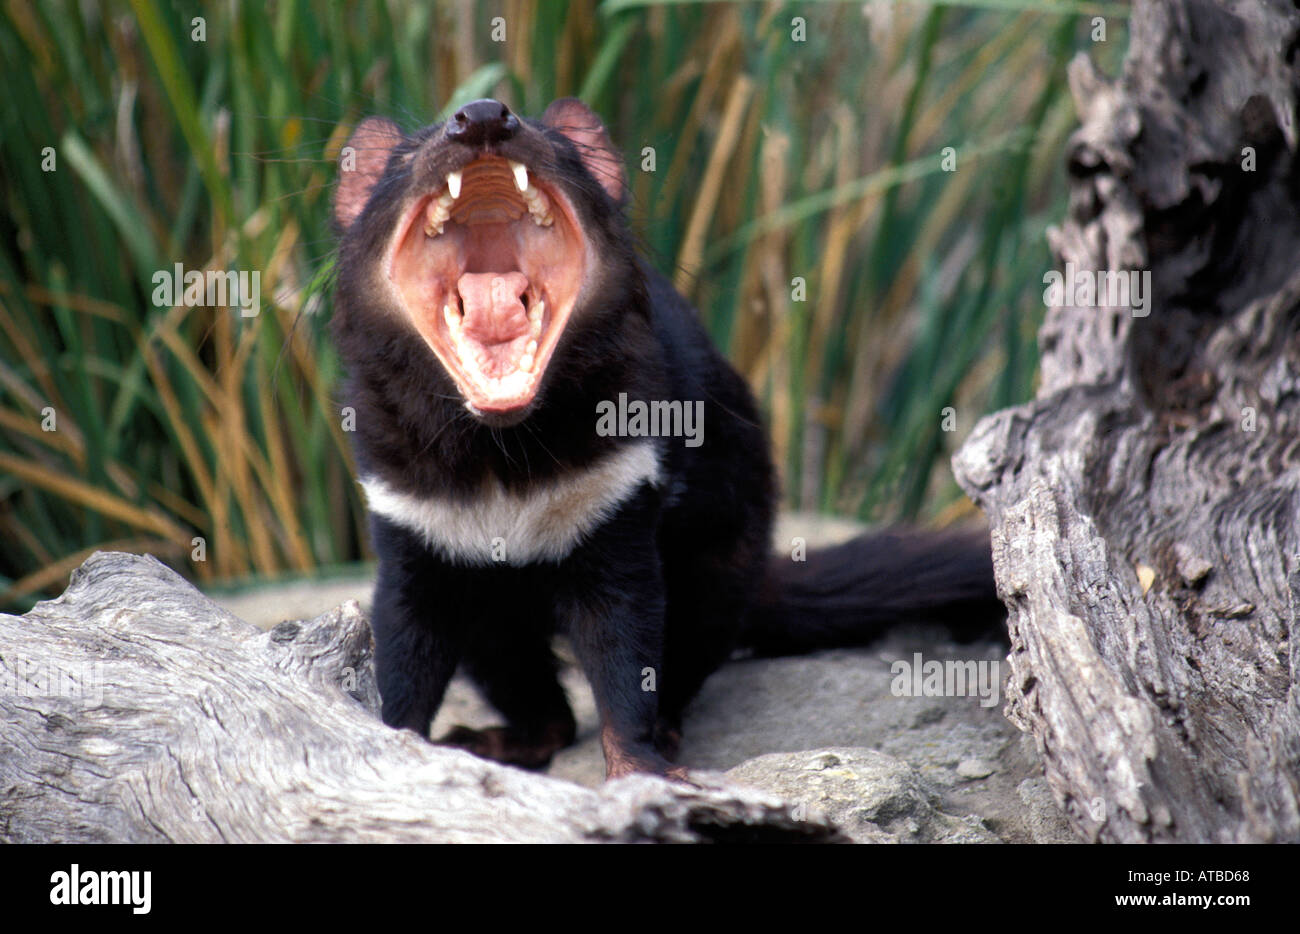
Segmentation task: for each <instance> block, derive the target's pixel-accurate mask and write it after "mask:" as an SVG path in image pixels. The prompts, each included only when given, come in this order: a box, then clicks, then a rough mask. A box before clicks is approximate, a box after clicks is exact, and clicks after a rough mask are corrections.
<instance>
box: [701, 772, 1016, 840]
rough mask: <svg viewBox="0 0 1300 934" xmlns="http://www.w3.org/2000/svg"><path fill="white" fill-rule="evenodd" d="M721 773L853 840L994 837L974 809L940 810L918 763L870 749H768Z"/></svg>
mask: <svg viewBox="0 0 1300 934" xmlns="http://www.w3.org/2000/svg"><path fill="white" fill-rule="evenodd" d="M726 777H727V778H729V779H731V780H733V781H737V782H741V783H742V784H745V785H751V786H753V787H755V788H761V789H762V790H764V791H767V792H770V793H772V794H774V795H777V796H778V797H780V798H781V799H783V800H785V801H793V802H797V803H798V804H802V805H805V806H806V807H807V809H808V810H807V811H806V812H805V813H807V814H812V815H825V816H826V817H829V818H830V819H831V821H832V822H833V823H834V824H835V825H836V826H838V827H840V828H841V829H842V830H844V832H845V833H847V834H848V835H849V836H850V837H852V838H853V840H854V841H856V842H858V843H998V842H999V840H998V838H997V836H995V835H994V834H993V833H991V832H990V831H989V830H988V829H987V828H986V827H985V826H984V825H983V823H982V822H981V820H980V819H979V817H977V816H976V815H974V814H968V815H964V816H955V815H952V814H947V813H944V811H942V810H941V800H942V796H941V795H940V793H939V792H938V790H936V789H935V788H933V787H931V786H930V785H929V783H927V782H926V781H925V779H923V778H922V777H921V775H920V773H918V772H917V771H916V769H914V768H912V766H910V765H908V764H907V763H906V762H904V761H903V760H901V759H897V758H895V757H894V756H888V755H885V754H884V753H882V752H877V751H876V750H874V749H852V748H835V749H819V750H814V751H809V752H798V753H773V754H771V755H766V756H759V757H757V758H755V759H750V760H748V761H746V762H744V763H742V764H741V765H738V766H736V767H735V768H734V769H729V770H728V771H727V772H726ZM796 813H798V812H796Z"/></svg>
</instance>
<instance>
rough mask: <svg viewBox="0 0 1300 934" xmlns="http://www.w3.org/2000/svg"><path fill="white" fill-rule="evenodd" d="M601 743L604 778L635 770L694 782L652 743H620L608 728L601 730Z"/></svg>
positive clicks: (615, 776) (627, 773)
mask: <svg viewBox="0 0 1300 934" xmlns="http://www.w3.org/2000/svg"><path fill="white" fill-rule="evenodd" d="M601 745H602V746H603V747H604V750H605V780H606V781H609V780H610V779H612V778H622V777H623V776H624V775H631V774H633V773H635V772H642V773H646V774H650V775H662V776H663V777H664V778H667V779H671V780H672V781H675V782H685V783H686V784H688V785H693V784H695V783H694V782H692V781H691V779H690V775H689V774H688V773H687V771H686V768H685V767H684V766H680V765H676V764H675V763H673V762H670V761H669V760H668V759H666V758H665V757H664V756H663V755H661V754H660V753H659V751H658V750H657V749H656V748H655V746H654V744H652V743H621V742H619V741H618V738H617V737H615V736H613V735H611V733H610V731H609V730H608V729H606V730H604V731H602V735H601Z"/></svg>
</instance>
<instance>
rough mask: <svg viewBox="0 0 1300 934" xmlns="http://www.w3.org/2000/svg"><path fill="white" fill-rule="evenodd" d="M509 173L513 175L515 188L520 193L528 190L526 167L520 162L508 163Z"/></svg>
mask: <svg viewBox="0 0 1300 934" xmlns="http://www.w3.org/2000/svg"><path fill="white" fill-rule="evenodd" d="M510 171H511V172H514V173H515V187H516V188H518V189H519V190H520V191H527V190H528V166H526V165H524V164H523V163H522V162H514V161H511V163H510Z"/></svg>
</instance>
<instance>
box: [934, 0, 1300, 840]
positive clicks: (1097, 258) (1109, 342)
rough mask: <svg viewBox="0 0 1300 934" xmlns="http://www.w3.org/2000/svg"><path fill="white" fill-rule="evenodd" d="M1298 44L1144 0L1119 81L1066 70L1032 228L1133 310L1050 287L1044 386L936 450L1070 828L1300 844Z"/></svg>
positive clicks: (1295, 23)
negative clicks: (1002, 620)
mask: <svg viewBox="0 0 1300 934" xmlns="http://www.w3.org/2000/svg"><path fill="white" fill-rule="evenodd" d="M1298 51H1300V10H1297V9H1296V7H1295V6H1294V5H1292V4H1290V3H1284V2H1280V0H1255V2H1233V3H1225V4H1221V3H1215V2H1210V0H1169V2H1151V0H1139V2H1137V3H1135V4H1134V7H1133V15H1132V21H1131V46H1130V51H1129V53H1128V56H1127V59H1126V61H1125V65H1124V68H1123V72H1122V74H1121V75H1120V76H1119V78H1118V79H1117V80H1114V81H1109V80H1105V79H1103V78H1102V77H1101V76H1099V75H1098V74H1097V73H1096V71H1095V70H1094V68H1093V67H1092V65H1091V63H1090V62H1089V60H1088V59H1087V58H1086V57H1082V56H1081V57H1079V58H1077V59H1076V60H1075V61H1074V62H1073V63H1072V64H1071V67H1070V87H1071V91H1072V94H1073V97H1074V100H1075V103H1076V106H1077V108H1078V111H1079V114H1080V117H1081V127H1080V128H1079V129H1078V130H1077V131H1076V133H1075V135H1074V137H1073V138H1072V141H1071V146H1070V155H1069V170H1070V206H1069V211H1068V215H1067V217H1066V218H1065V220H1064V223H1063V224H1062V226H1061V227H1060V229H1059V230H1053V231H1052V232H1051V233H1050V243H1051V246H1052V249H1053V251H1054V253H1055V254H1056V257H1057V259H1058V261H1059V262H1060V264H1061V265H1062V266H1063V267H1064V268H1065V269H1066V270H1067V271H1068V270H1069V269H1070V268H1071V267H1070V266H1068V265H1066V264H1072V266H1073V269H1074V270H1075V271H1120V270H1125V271H1136V272H1139V273H1141V272H1144V271H1145V272H1149V273H1150V295H1149V298H1150V304H1149V306H1148V308H1147V309H1146V310H1147V311H1148V312H1149V314H1146V315H1145V316H1144V315H1142V313H1141V309H1136V313H1135V308H1134V307H1133V306H1134V304H1135V303H1134V302H1133V301H1132V300H1131V298H1130V301H1129V304H1127V305H1124V304H1123V303H1112V304H1109V305H1108V304H1106V302H1105V301H1103V302H1099V303H1097V304H1099V305H1100V307H1090V302H1089V301H1085V300H1083V299H1084V298H1086V293H1084V292H1081V291H1076V294H1075V297H1074V300H1073V301H1070V300H1069V298H1068V297H1067V296H1065V295H1061V296H1052V298H1055V299H1056V300H1055V301H1049V305H1051V307H1049V310H1048V314H1047V318H1046V321H1045V323H1044V325H1043V328H1042V331H1041V332H1040V337H1039V340H1040V346H1041V350H1042V384H1041V387H1040V389H1039V391H1038V394H1037V398H1036V400H1035V401H1034V402H1032V403H1030V404H1028V405H1023V406H1020V407H1017V408H1013V409H1008V410H1005V411H1002V412H999V413H997V414H995V415H993V416H990V417H988V418H986V419H984V420H983V421H981V422H980V423H979V425H978V426H977V427H976V429H975V430H974V432H973V433H972V435H971V437H970V438H969V440H968V441H967V443H966V444H965V445H964V446H963V448H962V449H961V450H960V451H959V452H958V453H957V456H956V457H955V458H954V468H955V470H956V472H957V476H958V479H959V481H960V482H961V484H962V486H963V487H964V488H965V489H966V491H967V493H969V494H970V496H971V497H972V498H973V499H974V500H975V501H976V503H977V504H978V505H980V506H981V507H982V508H983V509H984V511H985V512H986V513H987V515H988V516H989V519H990V523H991V526H992V536H993V551H994V564H995V569H996V573H997V579H998V588H999V592H1000V593H1001V595H1002V597H1003V599H1004V600H1005V601H1006V603H1007V606H1008V609H1009V612H1010V620H1009V624H1010V629H1011V638H1012V647H1011V653H1010V668H1011V676H1010V684H1009V686H1008V706H1007V713H1008V715H1009V716H1010V717H1011V718H1012V720H1013V721H1014V722H1015V723H1016V724H1017V725H1018V726H1019V727H1020V728H1021V729H1023V730H1026V731H1028V732H1030V733H1032V734H1033V736H1034V737H1035V739H1036V741H1037V744H1038V748H1039V750H1040V752H1041V753H1042V756H1043V758H1044V760H1045V764H1046V772H1047V778H1048V782H1049V784H1050V786H1051V787H1052V789H1053V792H1054V794H1055V795H1056V797H1057V800H1058V803H1059V804H1061V805H1062V807H1064V808H1065V809H1066V810H1067V811H1068V813H1069V814H1070V817H1071V820H1072V821H1073V823H1074V826H1075V828H1076V830H1077V831H1079V832H1080V833H1082V834H1084V835H1086V836H1087V837H1088V838H1090V839H1094V840H1103V841H1122V842H1134V841H1171V840H1177V841H1188V842H1191V841H1238V842H1243V841H1272V840H1286V841H1297V840H1300V693H1298V692H1300V685H1298V678H1300V667H1298V662H1300V654H1298V653H1300V649H1298V647H1297V639H1296V637H1297V632H1298V630H1300V616H1298V615H1297V614H1298V613H1300V572H1298V569H1300V495H1298V491H1300V338H1298V333H1300V177H1298V176H1297V165H1296V100H1297V86H1298V85H1300V72H1298V71H1297V66H1298V63H1297V52H1298ZM1138 281H1139V282H1140V280H1138ZM1046 297H1047V296H1046V295H1045V298H1046ZM1113 297H1114V296H1106V298H1107V299H1110V298H1113Z"/></svg>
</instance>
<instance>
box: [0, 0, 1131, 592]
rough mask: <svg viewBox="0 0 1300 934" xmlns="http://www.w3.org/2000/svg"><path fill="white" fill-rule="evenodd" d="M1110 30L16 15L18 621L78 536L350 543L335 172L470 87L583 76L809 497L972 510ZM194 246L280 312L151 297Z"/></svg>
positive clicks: (1006, 20) (923, 16) (200, 572)
mask: <svg viewBox="0 0 1300 934" xmlns="http://www.w3.org/2000/svg"><path fill="white" fill-rule="evenodd" d="M1099 13H1100V14H1102V15H1105V16H1107V17H1108V19H1107V34H1108V36H1107V38H1108V41H1107V42H1106V43H1105V44H1104V45H1103V44H1097V43H1093V42H1092V41H1091V40H1090V38H1089V30H1090V28H1091V25H1092V17H1093V16H1094V15H1097V14H1099ZM1123 15H1124V8H1123V7H1122V6H1117V5H1115V4H1105V3H1095V4H1094V3H1046V2H1032V0H1029V2H1009V0H987V2H983V3H979V2H976V3H960V4H953V5H947V6H939V5H932V4H927V3H916V2H910V3H899V4H886V3H876V4H866V5H864V4H861V3H826V2H818V3H803V4H787V5H782V4H755V3H722V4H703V3H680V2H627V0H607V2H606V3H604V4H603V5H598V4H595V3H592V2H579V3H574V4H559V3H541V2H507V3H485V4H482V5H475V4H470V3H464V4H450V5H443V4H439V5H436V6H435V5H428V4H424V3H409V4H403V3H319V4H316V3H308V2H280V3H273V4H252V3H249V4H236V5H225V4H221V5H207V4H198V3H185V2H177V3H170V4H164V3H159V2H156V0H133V2H131V3H129V4H119V3H102V4H100V3H93V2H87V3H74V2H65V3H59V2H46V3H41V4H26V3H21V2H15V3H8V4H5V5H4V6H3V7H0V65H2V66H3V74H4V76H5V78H6V83H7V88H6V91H7V96H8V100H7V101H6V102H5V106H4V107H3V108H0V190H2V191H3V196H4V205H3V208H4V210H3V211H2V212H0V604H4V605H10V606H19V607H21V606H25V605H27V604H29V603H30V602H31V601H32V600H33V599H35V598H37V597H39V596H40V595H42V594H49V593H55V592H58V590H59V589H60V588H61V587H62V586H63V585H64V584H65V582H66V578H67V573H68V571H69V570H70V569H71V568H73V567H75V566H76V565H77V564H78V563H79V562H80V561H81V560H83V559H84V557H85V556H86V555H87V554H88V553H89V552H90V551H91V550H93V549H95V548H121V549H128V550H137V551H150V552H153V553H155V554H158V555H159V556H160V557H162V558H163V559H164V560H167V561H168V562H169V563H171V564H172V565H173V566H175V567H177V568H179V569H182V570H184V571H186V572H187V573H190V574H191V575H192V576H194V577H196V578H197V579H199V580H201V581H205V582H208V583H213V582H218V581H221V582H230V581H237V580H240V579H244V578H247V577H250V576H254V575H256V576H261V577H265V576H274V575H276V574H280V573H286V572H293V573H311V572H313V570H314V569H316V568H319V567H323V566H332V565H337V564H339V563H344V562H349V561H354V560H358V559H361V558H364V557H365V546H364V532H363V530H364V522H363V510H362V505H361V502H360V499H359V497H358V494H357V491H356V489H355V486H354V484H352V483H351V482H350V469H351V468H350V463H349V453H348V448H347V443H346V437H345V434H344V432H343V431H342V430H341V427H340V421H339V416H338V412H337V411H336V407H335V405H334V404H333V402H332V396H331V393H332V391H333V387H334V385H335V383H336V381H337V379H338V377H339V366H338V363H337V361H336V359H335V357H334V355H333V353H332V351H331V349H330V347H329V343H328V340H327V338H326V332H325V327H324V325H325V322H326V320H327V318H328V309H329V300H328V299H329V284H330V274H331V251H332V248H333V243H332V239H331V234H330V229H329V200H330V193H331V186H332V181H333V178H334V162H333V159H334V157H335V155H336V154H337V151H338V148H339V147H340V146H341V144H342V142H343V140H344V139H345V137H346V132H347V129H348V127H349V126H350V125H351V124H353V123H355V122H356V121H357V120H358V119H359V118H360V117H362V116H364V115H366V114H370V113H384V114H388V115H390V116H392V117H394V118H395V119H397V120H398V121H399V122H400V123H403V124H404V125H406V126H408V127H412V128H413V127H416V126H419V125H421V124H423V123H426V122H429V121H430V120H432V119H435V118H436V117H437V116H438V115H439V114H446V113H447V112H448V110H449V108H452V107H454V106H455V105H456V104H457V103H459V102H463V101H465V100H469V99H473V98H474V97H479V96H485V95H491V96H498V97H501V98H502V99H504V100H506V101H507V102H508V103H509V104H510V105H511V106H512V107H513V108H514V109H516V110H517V111H520V112H523V113H525V114H537V113H540V112H541V110H542V109H543V108H544V107H545V106H546V104H547V103H549V102H550V100H552V99H553V98H554V97H556V96H560V95H564V94H581V95H582V96H583V97H584V98H585V99H587V100H588V102H589V103H591V104H592V105H593V106H594V107H595V108H596V109H597V110H598V111H599V112H601V113H602V114H604V115H605V117H606V119H607V121H608V123H609V125H610V129H611V133H612V136H613V138H614V139H615V140H616V141H617V142H618V143H619V144H620V145H622V146H623V147H624V149H625V150H626V152H627V165H628V168H629V172H630V177H631V188H632V195H633V202H632V219H633V224H634V227H635V229H636V231H637V233H638V235H639V236H640V237H641V238H642V241H643V244H644V247H645V249H646V251H647V253H648V255H649V256H650V257H651V258H652V260H653V261H654V262H656V263H657V264H658V265H659V266H660V268H661V269H663V270H664V271H665V272H666V273H668V274H669V275H671V276H673V277H674V278H675V280H676V281H677V283H678V285H679V287H681V288H682V289H683V291H684V292H685V293H686V294H687V295H688V296H689V297H690V298H692V299H693V300H694V301H695V302H696V303H697V304H698V306H699V307H700V309H701V312H702V314H703V315H704V318H705V320H706V321H707V323H708V326H709V328H710V330H711V331H712V333H713V334H714V336H715V338H716V339H717V340H718V341H719V343H720V344H721V345H722V346H723V347H724V348H725V349H726V350H727V352H728V353H729V354H730V356H731V358H732V359H733V361H734V362H735V363H736V365H737V366H738V367H739V368H740V369H741V370H742V371H743V372H744V373H745V374H746V376H747V377H748V378H749V379H750V381H751V383H752V385H753V386H754V387H755V389H756V391H757V392H758V393H759V395H760V397H761V399H762V401H763V404H764V407H765V410H766V412H767V415H768V420H769V425H770V427H771V432H772V437H773V443H774V446H775V450H776V455H777V458H778V463H779V465H780V467H781V470H782V473H783V477H784V481H785V486H786V490H787V500H788V502H789V504H791V505H795V506H799V507H803V508H810V509H817V510H822V511H830V512H841V513H847V514H852V515H857V516H861V517H865V518H872V519H896V518H921V519H928V520H937V521H947V520H948V519H951V518H952V517H954V516H955V515H957V514H958V513H960V512H961V511H962V510H963V509H965V508H969V507H968V506H964V505H963V503H964V501H963V500H962V498H961V496H960V494H959V492H958V490H957V489H956V486H955V484H954V483H953V482H952V479H951V476H950V474H949V472H948V466H947V464H948V458H949V457H950V455H951V453H952V451H953V449H954V448H955V446H956V444H957V442H958V441H959V439H960V438H961V437H962V436H964V434H965V432H966V431H968V430H969V428H970V427H971V426H972V425H973V424H974V422H975V420H976V419H977V418H978V416H979V415H980V414H982V413H984V412H986V411H990V410H992V409H995V408H998V407H1001V406H1004V405H1007V404H1010V403H1014V402H1017V401H1020V400H1023V399H1026V398H1028V397H1029V396H1030V395H1031V394H1032V383H1033V378H1034V372H1035V368H1036V361H1037V355H1036V349H1035V333H1036V330H1037V326H1038V323H1039V320H1040V316H1041V313H1042V303H1041V291H1042V284H1041V278H1042V274H1043V272H1044V271H1045V270H1046V269H1047V268H1049V266H1050V259H1049V256H1048V253H1047V250H1046V247H1045V244H1044V236H1043V234H1044V230H1045V229H1046V226H1047V225H1048V224H1049V223H1051V222H1052V221H1053V219H1055V218H1057V217H1060V216H1061V214H1062V213H1063V198H1064V183H1063V177H1062V171H1061V169H1062V165H1063V161H1064V159H1063V152H1064V147H1065V141H1066V138H1067V136H1068V133H1069V131H1070V129H1071V128H1072V125H1073V119H1074V118H1073V111H1072V105H1071V103H1070V100H1069V96H1068V93H1067V91H1066V87H1065V81H1064V75H1065V64H1066V62H1067V61H1068V60H1069V58H1070V57H1071V56H1072V55H1073V54H1075V53H1076V52H1077V51H1079V50H1083V51H1087V52H1088V53H1089V54H1093V55H1094V56H1096V57H1097V58H1098V59H1099V60H1100V61H1101V64H1102V65H1103V67H1112V68H1113V67H1114V65H1115V63H1116V62H1117V61H1118V59H1119V57H1120V55H1121V54H1122V52H1123V42H1124V41H1125V35H1124V25H1125V24H1124V19H1123ZM198 16H202V17H205V20H204V27H205V28H206V36H205V37H204V41H195V39H194V29H195V26H194V25H193V23H192V21H193V20H194V18H195V17H198ZM496 16H501V17H503V18H504V23H505V28H506V41H505V42H495V41H493V40H492V37H491V35H490V33H491V30H492V18H493V17H496ZM796 17H800V18H802V19H803V21H804V23H805V27H806V39H805V41H801V42H799V41H794V39H793V38H792V29H794V28H795V23H794V21H795V18H796ZM47 147H49V148H51V149H52V150H53V153H54V159H55V166H54V170H53V171H44V170H43V165H42V163H43V159H44V157H45V154H46V152H47ZM944 147H953V148H954V149H955V153H956V160H957V165H956V170H955V171H945V167H944V165H943V162H942V150H943V149H944ZM650 154H652V155H653V159H654V163H655V165H654V171H652V172H651V171H643V169H642V166H643V163H644V162H645V161H646V160H647V159H648V158H649V157H650ZM177 262H180V263H182V264H183V265H184V266H185V268H186V269H200V270H201V269H209V268H210V269H233V270H258V271H260V272H261V288H262V310H261V313H260V314H259V315H258V316H256V317H253V318H244V317H240V316H239V315H238V313H237V312H234V311H231V310H227V309H213V308H202V307H196V308H186V307H184V306H179V307H175V308H173V307H158V306H156V305H154V304H153V302H152V301H151V296H152V294H153V285H152V276H153V274H154V273H155V272H157V271H158V270H162V269H170V268H171V267H172V265H173V264H174V263H177ZM796 278H798V279H801V280H802V281H803V283H804V287H805V289H806V294H805V296H804V300H802V301H795V300H792V290H793V287H792V281H793V280H795V279H796ZM946 406H952V407H953V409H954V410H955V417H956V422H957V428H958V430H957V431H956V432H946V431H943V430H942V422H943V411H944V409H945V407H946ZM50 412H52V413H53V418H54V422H55V424H54V427H55V430H53V431H47V430H44V428H45V427H48V420H49V418H48V413H50ZM195 537H201V538H202V539H203V540H204V543H205V545H204V547H205V549H206V555H205V560H203V561H194V560H192V551H193V545H192V542H193V540H194V538H195Z"/></svg>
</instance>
